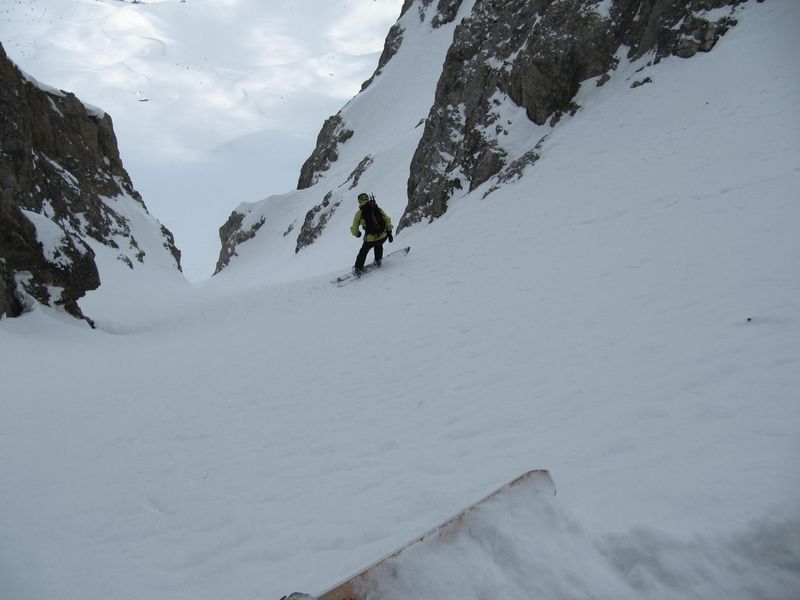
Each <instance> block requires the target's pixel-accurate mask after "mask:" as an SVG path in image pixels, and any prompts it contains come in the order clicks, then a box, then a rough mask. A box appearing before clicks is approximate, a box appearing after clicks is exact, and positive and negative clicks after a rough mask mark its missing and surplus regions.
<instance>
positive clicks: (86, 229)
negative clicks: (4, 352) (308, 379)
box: [0, 45, 180, 317]
mask: <svg viewBox="0 0 800 600" xmlns="http://www.w3.org/2000/svg"><path fill="white" fill-rule="evenodd" d="M121 196H125V197H127V198H129V199H130V201H132V202H135V203H138V204H139V205H140V206H141V207H142V209H143V210H146V208H145V206H144V203H143V202H142V199H141V196H140V195H139V194H138V192H136V190H135V189H134V188H133V185H132V183H131V180H130V177H129V176H128V173H127V172H126V171H125V169H124V167H123V165H122V161H121V160H120V157H119V151H118V149H117V141H116V137H115V135H114V130H113V125H112V122H111V118H110V117H109V116H108V115H106V114H104V113H102V112H100V111H96V110H90V109H87V108H86V106H85V105H84V104H83V103H81V102H80V100H78V99H77V98H76V97H75V96H74V95H73V94H69V93H66V92H61V91H59V90H55V89H50V88H46V87H45V86H42V85H41V84H38V82H35V81H33V80H31V79H30V78H28V77H26V76H24V75H23V74H22V72H21V71H19V69H17V67H16V66H15V65H14V64H13V63H12V62H11V61H10V60H9V59H8V58H7V56H6V54H5V51H4V50H3V48H2V46H1V45H0V280H2V282H3V284H2V287H0V291H1V292H2V296H3V299H2V300H0V312H2V313H5V314H6V315H9V316H18V315H19V314H20V312H21V310H22V309H23V308H24V303H25V300H24V298H25V294H27V295H29V296H32V297H33V298H35V299H36V300H37V301H39V302H41V303H43V304H58V305H62V306H64V308H65V309H66V310H67V311H69V312H70V313H72V314H73V315H75V316H78V317H83V315H82V313H81V310H80V308H79V307H78V304H77V300H78V299H79V298H81V297H82V296H83V295H84V294H85V293H86V292H87V291H88V290H92V289H96V288H97V287H98V286H99V285H100V278H99V274H98V270H97V266H96V264H95V261H94V258H95V255H94V252H93V251H92V249H91V248H90V247H89V245H88V244H87V242H86V240H88V239H93V240H95V241H97V242H100V243H101V244H105V245H107V246H110V247H113V248H118V249H119V250H120V260H123V261H128V263H127V264H130V265H131V266H132V264H133V263H132V259H133V260H138V261H139V262H142V261H143V260H144V252H143V251H142V250H141V249H140V248H139V245H138V243H137V241H136V239H135V237H134V235H133V232H132V231H131V228H130V225H129V223H128V221H127V220H126V219H125V218H124V217H123V216H121V215H120V214H118V213H117V212H115V211H114V210H113V208H112V207H111V206H110V204H111V203H112V201H113V200H114V199H117V198H119V197H121ZM162 235H163V237H164V246H165V247H166V248H167V249H168V250H169V251H170V252H171V253H172V255H173V257H174V258H175V262H176V266H177V268H180V252H179V251H178V249H177V248H176V247H175V245H174V241H173V238H172V234H171V233H169V232H168V231H167V230H166V229H163V228H162ZM120 242H122V243H124V244H126V245H127V246H128V247H127V248H124V247H121V246H120ZM131 257H132V258H131Z"/></svg>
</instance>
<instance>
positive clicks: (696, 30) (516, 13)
mask: <svg viewBox="0 0 800 600" xmlns="http://www.w3.org/2000/svg"><path fill="white" fill-rule="evenodd" d="M420 1H421V2H423V3H424V2H425V1H426V0H420ZM443 1H444V0H443ZM742 1H743V0H688V1H686V0H613V1H612V2H611V3H610V4H602V3H600V2H598V1H597V0H559V1H556V2H554V1H551V0H505V1H503V2H498V1H497V0H476V2H475V5H474V7H473V10H472V14H471V15H470V16H469V17H468V18H466V19H464V20H463V21H462V22H461V23H460V24H459V25H458V27H457V28H456V30H455V34H454V38H453V44H452V46H451V47H450V49H449V51H448V53H447V58H446V60H445V64H444V68H443V71H442V76H441V78H440V80H439V83H438V86H437V90H436V100H435V103H434V106H433V107H432V108H431V112H430V114H429V116H428V119H427V121H426V123H425V132H424V134H423V137H422V140H421V142H420V144H419V146H418V148H417V151H416V153H415V154H414V157H413V159H412V163H411V174H410V177H409V181H408V197H409V202H408V206H407V208H406V211H405V212H404V214H403V217H402V218H401V220H400V227H401V228H402V227H405V226H407V225H409V224H411V223H414V222H417V221H420V220H423V219H434V218H436V217H439V216H440V215H442V214H443V213H444V212H445V211H446V210H447V203H448V200H449V199H450V198H451V197H452V195H453V194H454V193H456V192H457V191H459V190H460V191H463V192H467V191H472V190H474V189H475V188H477V187H478V186H480V185H481V184H483V183H484V182H486V181H488V180H489V179H490V178H491V177H493V176H495V175H497V174H498V173H500V172H501V170H503V168H504V167H505V166H506V162H507V160H506V157H507V153H506V151H505V150H504V149H503V147H502V143H501V139H500V137H499V134H500V133H501V132H502V128H503V127H502V124H501V123H499V115H498V113H497V112H496V111H495V110H494V108H495V105H497V104H500V102H501V101H505V100H506V99H510V100H511V101H512V102H513V103H515V104H516V105H518V106H520V107H523V108H524V109H525V111H526V113H527V115H528V118H529V119H530V120H531V121H532V122H534V123H536V124H538V125H544V124H546V123H548V122H550V124H551V125H554V124H555V123H556V122H557V121H558V119H559V118H560V117H561V115H563V114H565V113H573V112H574V111H576V110H578V109H579V107H578V106H577V105H576V104H575V103H574V98H575V95H576V93H577V92H578V89H579V87H580V85H581V83H582V82H583V81H585V80H587V79H591V78H593V77H597V76H601V75H603V74H606V73H608V72H609V71H610V70H613V69H614V68H615V67H616V62H617V59H616V57H617V55H618V52H619V51H620V50H621V49H625V51H627V54H628V57H629V58H630V59H632V60H636V59H639V58H641V57H642V56H644V55H645V54H648V53H650V54H652V56H653V59H652V61H653V62H658V61H660V60H661V59H663V58H664V57H666V56H670V55H676V56H680V57H684V58H688V57H690V56H691V55H693V54H694V53H696V52H698V51H709V50H710V49H711V48H713V46H714V44H715V43H716V41H717V40H718V39H719V36H721V35H722V34H724V33H725V31H727V29H728V28H730V27H731V26H732V25H734V24H735V20H734V19H733V18H732V17H730V16H723V17H721V18H718V19H717V20H709V19H708V18H706V16H704V15H706V14H707V13H706V12H705V11H708V10H710V9H714V8H720V7H724V6H732V5H737V4H740V3H741V2H742ZM440 4H441V3H440ZM450 4H454V3H450ZM603 6H605V7H606V8H607V9H608V12H607V13H603V12H602V11H600V9H601V8H602V7H603ZM449 8H451V9H452V6H450V7H449ZM598 11H600V12H598ZM451 12H452V10H451V11H450V12H447V11H445V13H443V14H450V13H451ZM440 18H443V17H440Z"/></svg>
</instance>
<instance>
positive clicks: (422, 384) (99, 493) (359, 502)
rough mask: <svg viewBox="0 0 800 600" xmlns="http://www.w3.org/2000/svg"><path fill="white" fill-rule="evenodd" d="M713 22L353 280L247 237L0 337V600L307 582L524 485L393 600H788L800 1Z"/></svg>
mask: <svg viewBox="0 0 800 600" xmlns="http://www.w3.org/2000/svg"><path fill="white" fill-rule="evenodd" d="M737 18H738V20H739V24H738V25H737V26H736V27H734V28H733V29H731V30H730V31H729V32H728V33H726V34H725V36H724V37H723V38H721V40H720V42H719V43H718V45H717V47H716V48H715V49H714V50H713V51H712V52H711V53H709V54H699V55H697V56H695V57H693V58H692V59H690V60H682V59H678V58H671V59H667V60H663V61H662V62H661V63H660V64H658V65H655V66H652V67H648V68H646V69H645V71H643V72H641V73H638V72H636V71H637V69H639V68H640V67H641V66H644V64H645V63H644V62H643V63H641V64H638V63H637V64H633V65H626V64H623V65H621V66H620V68H619V69H618V71H617V72H616V73H615V74H614V77H613V78H612V80H611V81H609V82H608V83H606V84H605V85H604V86H603V87H600V88H597V87H596V86H595V84H594V82H593V81H590V82H587V83H586V84H585V85H584V87H583V88H582V90H581V93H580V95H579V98H578V102H579V104H581V105H582V106H583V109H582V110H581V111H580V112H578V113H577V114H576V115H575V116H574V117H572V118H569V119H565V120H563V121H562V122H561V123H560V124H559V125H558V126H557V127H556V128H555V129H553V131H552V135H551V136H550V137H549V138H548V139H547V141H546V142H545V143H544V144H543V146H542V148H541V158H540V159H539V160H538V161H537V162H536V163H535V164H534V165H532V166H530V167H528V169H527V170H526V172H525V174H524V176H523V177H522V178H521V179H519V180H517V181H515V182H513V183H509V184H507V185H506V186H504V187H502V188H500V189H498V190H497V191H495V192H494V193H492V194H491V195H489V196H488V197H487V198H486V199H485V200H481V198H482V196H483V192H484V191H485V190H484V189H483V188H479V189H478V190H476V191H475V192H474V193H473V194H470V195H468V196H466V197H464V198H460V199H458V200H457V201H456V202H454V203H453V204H452V205H451V207H450V210H449V211H448V212H447V213H446V214H445V216H444V217H442V218H441V219H439V220H437V221H435V222H434V223H432V224H428V225H419V226H415V227H412V228H410V229H406V230H404V231H403V232H401V233H400V234H399V235H398V238H397V240H396V241H395V244H394V245H395V246H397V247H399V246H400V245H409V244H410V245H411V247H412V249H411V252H410V254H409V255H408V256H407V257H405V258H402V259H399V260H397V261H391V262H387V263H386V265H385V266H384V268H383V269H382V270H381V271H380V272H376V273H374V274H371V275H368V276H366V277H364V278H363V279H361V280H359V281H357V282H354V283H353V284H350V285H347V286H344V287H342V288H337V287H335V286H333V285H331V284H330V282H329V280H330V279H332V278H333V277H334V276H335V275H337V274H338V273H339V271H336V272H326V271H330V269H331V267H330V262H329V261H328V260H327V259H325V258H324V257H322V256H321V251H319V250H314V248H315V245H312V246H311V247H309V248H308V249H304V250H303V251H301V252H300V254H298V256H297V258H296V259H294V262H293V263H290V264H289V265H288V266H285V267H284V271H281V272H279V271H278V270H277V268H278V267H277V264H278V260H277V259H273V258H271V256H270V255H268V254H267V253H260V252H258V251H257V250H258V249H259V248H262V247H266V246H269V243H267V242H262V241H259V237H256V239H255V240H253V241H252V242H247V243H245V244H243V245H242V253H241V255H240V256H239V257H237V258H236V260H235V261H234V262H233V263H232V265H231V270H230V272H228V271H224V272H223V273H222V274H221V276H219V277H216V278H214V280H212V281H211V282H208V283H206V284H204V285H203V286H198V287H195V288H194V289H192V290H187V289H184V287H185V286H179V287H178V288H177V289H172V288H165V287H163V286H160V285H159V284H158V282H156V281H154V284H153V286H152V287H153V289H152V295H153V299H152V301H151V303H150V305H149V306H148V307H146V308H144V307H143V308H142V310H138V311H137V310H134V308H135V307H133V308H132V307H124V309H123V308H116V309H115V305H114V304H113V303H111V302H106V301H102V295H95V296H93V297H90V298H88V299H87V301H84V302H82V303H81V304H82V306H83V307H84V310H86V312H87V314H89V315H90V316H94V315H93V312H94V313H96V312H98V311H100V312H102V317H101V318H98V324H99V325H100V327H101V328H102V329H101V330H100V331H90V330H89V329H88V328H86V327H85V325H84V324H82V323H80V322H78V321H76V320H74V319H69V318H67V317H65V316H63V315H62V314H61V313H59V312H55V311H53V310H52V309H48V308H41V307H39V308H37V309H36V310H35V312H34V313H32V314H29V315H26V316H25V317H24V318H21V319H16V320H3V321H2V322H0V351H2V355H0V375H2V381H3V383H4V385H3V394H2V399H1V400H0V406H2V415H3V418H2V419H0V456H2V457H3V459H2V460H0V481H2V482H3V493H2V494H0V515H1V516H0V519H2V522H0V597H3V598H14V599H16V600H29V599H36V600H49V599H58V600H73V599H74V600H95V599H101V598H102V599H107V598H117V599H131V600H133V599H136V600H139V599H142V598H147V599H148V600H160V599H164V600H167V599H169V600H176V599H177V600H180V599H192V600H198V599H205V598H208V599H212V598H215V599H216V598H230V599H250V598H279V597H280V596H281V595H282V594H284V593H288V592H290V591H292V590H306V591H310V592H316V591H319V590H322V589H325V588H327V587H329V586H330V585H332V584H334V583H335V582H337V581H339V580H341V579H342V578H344V577H346V576H347V575H348V574H349V573H351V572H354V571H356V570H358V569H359V568H361V567H363V566H365V565H366V564H369V563H371V562H372V561H373V560H375V559H376V558H378V557H380V556H382V555H384V554H386V553H388V552H389V551H391V550H392V549H394V548H395V547H397V546H399V545H400V544H402V543H404V542H406V541H407V540H409V539H411V538H413V537H414V536H416V535H418V534H419V533H420V532H422V531H424V530H426V529H427V528H428V527H430V526H432V525H433V524H435V523H437V522H440V521H441V520H442V519H443V518H445V517H447V516H449V515H450V514H452V513H453V512H455V511H457V510H458V509H459V508H461V507H462V506H465V505H467V504H469V503H471V502H472V501H474V500H475V499H477V498H479V497H482V496H483V495H485V494H486V493H488V492H489V491H491V490H492V489H494V488H496V487H497V486H498V485H500V484H502V483H504V482H506V481H508V480H510V479H512V478H513V477H515V476H516V475H519V474H520V473H522V472H523V471H527V470H529V469H531V468H536V467H544V468H548V469H549V470H550V472H551V473H552V475H553V478H554V480H555V483H556V485H557V487H558V495H557V496H556V497H555V498H552V499H549V500H546V501H545V500H543V501H542V502H541V503H536V504H535V505H532V504H530V503H522V504H520V503H519V502H516V501H514V500H513V499H510V500H509V502H507V503H500V504H497V505H493V506H492V508H491V510H490V511H489V512H487V513H485V514H484V517H482V518H481V519H479V520H477V521H474V522H473V523H471V524H470V525H469V527H467V528H465V530H464V533H463V535H459V536H458V537H457V538H456V539H454V541H453V543H452V544H451V545H449V546H442V547H435V548H434V550H435V551H432V552H428V551H427V550H426V552H428V554H427V555H425V556H421V557H420V556H419V555H415V556H408V557H406V558H405V559H404V560H405V561H406V562H405V563H404V565H405V567H406V568H412V571H410V572H411V573H413V577H411V578H410V579H407V580H405V581H406V583H407V584H408V585H409V586H410V587H408V588H404V590H405V591H406V592H407V593H406V594H405V595H404V596H402V597H404V598H409V597H414V598H459V599H464V598H479V597H486V596H487V595H491V596H492V597H501V598H531V597H542V598H659V599H660V598H670V599H672V598H769V599H773V600H789V599H791V598H795V597H796V595H797V590H798V589H800V469H798V468H797V465H798V458H799V457H800V397H799V394H800V392H798V390H800V278H798V268H797V265H799V264H800V241H798V240H799V239H800V238H798V234H797V232H798V231H800V204H798V195H797V190H798V189H800V111H798V108H800V73H799V72H798V71H797V69H796V68H795V67H796V65H795V60H796V57H797V56H798V55H800V41H798V38H797V36H796V34H795V33H796V32H795V31H794V27H793V26H794V24H795V23H797V22H799V21H798V19H800V6H799V5H798V4H797V3H796V2H794V0H770V1H769V2H765V3H763V4H760V3H754V2H750V3H748V4H747V5H745V6H744V7H743V8H742V9H741V10H740V11H739V12H738V13H737ZM400 56H401V55H400V54H399V55H398V57H397V58H400ZM397 64H403V63H402V62H398V63H397ZM390 65H391V63H390ZM390 65H389V66H387V70H386V71H385V72H384V75H382V76H381V78H379V80H376V82H374V83H373V85H374V86H375V89H374V91H373V92H372V94H376V95H377V94H379V93H380V94H387V96H388V94H389V92H390V91H391V90H388V89H382V88H381V87H380V86H381V85H382V86H384V88H388V87H390V86H391V85H393V84H392V83H387V82H391V81H393V80H392V79H390V78H389V77H388V74H389V67H390ZM645 76H648V77H650V78H651V79H652V83H649V84H647V85H643V86H640V87H637V88H635V89H632V88H631V87H630V85H631V83H632V82H633V81H634V80H637V79H642V78H644V77H645ZM396 85H399V84H396ZM398 93H400V91H399V90H398ZM420 93H425V94H429V93H431V90H421V91H420ZM353 106H355V102H354V104H353ZM373 117H374V118H376V116H375V115H373ZM350 118H351V119H353V120H355V118H356V117H355V116H351V117H350ZM355 140H356V138H355V137H354V138H353V141H355ZM359 143H361V142H359ZM534 143H535V140H534ZM367 145H368V144H365V147H366V146H367ZM376 145H377V141H376ZM410 146H411V147H412V148H413V144H410ZM345 147H346V145H345ZM382 147H386V146H382ZM380 148H381V147H380V146H379V147H378V149H379V150H380ZM396 148H405V146H403V145H402V143H401V144H400V145H398V146H396ZM398 152H400V151H399V150H398ZM402 152H405V149H403V150H402ZM378 158H379V157H376V163H375V164H376V168H377V169H383V170H382V171H381V170H379V171H378V172H377V174H380V173H384V174H386V175H387V177H388V176H389V175H390V174H391V173H392V172H393V171H392V170H391V169H390V168H389V166H386V167H380V162H379V160H378ZM386 164H387V165H388V162H387V163H386ZM397 172H398V173H399V172H400V170H399V169H398V170H397ZM368 173H370V172H369V171H368ZM377 174H373V177H377ZM335 175H336V174H335V173H334V174H331V177H332V178H333V179H335V177H334V176H335ZM403 176H407V173H405V174H403ZM396 177H398V178H399V177H401V175H397V176H396ZM333 179H332V180H333ZM380 183H381V182H379V181H378V180H377V179H376V180H374V181H371V182H369V185H370V186H372V188H373V189H374V190H375V191H376V193H377V194H378V197H379V199H380V198H381V196H382V193H381V192H382V188H381V187H379V184H380ZM383 183H384V184H385V186H386V187H387V189H390V190H396V189H401V188H402V186H403V185H404V180H400V179H394V180H388V181H385V182H383ZM490 183H491V182H489V183H487V186H488V185H490ZM365 185H366V184H365ZM354 192H355V190H353V191H352V192H345V193H344V198H343V204H342V207H341V208H340V209H339V210H340V212H341V213H342V214H343V215H345V214H346V213H349V214H348V216H352V211H353V210H354V209H355V199H354V197H353V196H354ZM392 202H394V200H390V202H389V203H390V204H391V203H392ZM390 212H391V214H392V217H393V218H395V219H397V217H399V214H398V213H397V207H396V206H395V205H392V207H391V210H390ZM338 214H339V213H337V215H338ZM347 220H349V219H345V218H344V217H342V223H344V222H345V221H347ZM342 223H336V224H335V226H336V227H338V228H343V229H345V228H344V226H343V225H342ZM347 224H348V225H349V223H347ZM266 227H268V224H265V226H264V228H266ZM260 235H261V232H259V236H260ZM339 235H341V239H340V240H339V238H336V239H334V238H335V237H336V236H339ZM348 235H349V233H348V232H347V231H346V230H345V231H342V232H341V234H338V233H334V232H333V231H332V232H326V233H325V234H324V235H323V238H322V242H323V243H322V244H321V245H320V247H325V248H328V249H333V250H332V251H333V252H335V253H341V254H342V256H343V255H344V252H345V249H349V250H350V251H351V252H350V256H349V259H348V260H347V261H346V263H345V264H342V268H341V271H346V267H347V264H349V261H350V260H352V258H353V257H354V255H355V252H356V250H357V245H358V242H357V241H355V240H354V239H352V240H350V239H349V238H348V237H347V236H348ZM325 236H329V237H330V239H327V240H326V238H325ZM264 239H267V238H264ZM337 240H339V241H337ZM348 240H349V241H350V244H352V245H351V246H349V247H348V246H346V243H347V241H348ZM248 245H250V246H249V249H248ZM275 247H276V248H278V245H277V244H276V245H275ZM306 250H309V252H308V253H306ZM315 252H316V254H315ZM281 260H282V261H283V262H284V263H285V262H286V261H285V260H284V259H281ZM343 262H344V261H343ZM292 268H294V269H295V271H294V272H291V269H292ZM101 289H102V288H101ZM93 303H94V305H93ZM88 307H92V309H94V310H91V309H89V308H88ZM386 593H387V594H388V595H387V596H386V597H400V596H399V595H398V594H397V590H389V591H387V592H386Z"/></svg>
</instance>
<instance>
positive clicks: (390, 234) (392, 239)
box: [389, 231, 394, 244]
mask: <svg viewBox="0 0 800 600" xmlns="http://www.w3.org/2000/svg"><path fill="white" fill-rule="evenodd" d="M393 241H394V237H393V236H392V232H391V231H390V232H389V243H390V244H391V243H392V242H393Z"/></svg>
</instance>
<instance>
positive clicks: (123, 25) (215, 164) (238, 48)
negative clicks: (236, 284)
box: [0, 0, 403, 280]
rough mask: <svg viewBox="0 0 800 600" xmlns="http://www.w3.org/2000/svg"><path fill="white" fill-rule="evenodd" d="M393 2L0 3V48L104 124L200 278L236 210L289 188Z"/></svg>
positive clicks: (365, 71) (369, 59)
mask: <svg viewBox="0 0 800 600" xmlns="http://www.w3.org/2000/svg"><path fill="white" fill-rule="evenodd" d="M402 3H403V0H338V1H337V0H297V1H290V0H284V1H281V2H278V1H271V0H186V2H179V1H178V0H150V1H149V2H146V3H145V4H127V3H124V2H120V1H119V0H75V2H64V1H63V0H26V1H25V2H23V3H19V2H17V1H16V0H0V41H2V42H3V45H4V46H5V48H6V50H7V52H8V54H9V56H10V57H11V58H12V59H13V60H15V61H16V62H17V63H18V64H19V65H20V66H21V67H22V68H23V69H24V70H26V71H28V72H29V73H30V74H32V75H33V76H35V77H36V78H38V79H40V80H41V81H43V82H45V83H48V84H51V85H54V86H56V87H59V88H62V89H66V90H69V91H72V92H75V93H76V94H77V95H78V96H79V97H80V98H81V99H83V100H84V101H86V102H89V103H91V104H93V105H96V106H99V107H101V108H102V109H104V110H106V111H107V112H108V113H109V114H111V116H112V118H113V119H114V124H115V129H116V132H117V137H118V140H119V145H120V149H121V152H122V157H123V160H124V162H125V165H126V167H127V168H128V171H129V172H130V173H131V176H132V177H133V180H134V185H135V186H136V187H137V189H138V190H139V191H140V192H141V193H142V195H143V197H144V199H145V202H146V203H147V205H148V207H149V208H150V211H151V212H152V213H153V214H154V215H155V216H156V217H157V218H158V219H160V220H161V221H162V222H163V223H164V224H165V225H166V226H167V227H168V228H169V229H171V230H172V231H173V233H174V234H175V236H176V241H177V243H178V246H179V247H180V248H181V249H182V250H183V252H184V260H183V263H184V270H185V272H186V273H187V276H189V278H190V279H192V280H199V279H202V278H203V277H205V276H207V275H209V274H210V272H211V271H212V270H213V267H214V263H215V262H216V256H217V254H218V252H219V241H218V234H217V229H218V228H219V227H220V226H221V225H222V224H223V223H224V221H225V219H226V218H227V216H228V215H229V214H230V212H231V210H233V209H234V208H235V207H236V205H238V204H239V203H240V202H247V201H256V200H259V199H262V198H264V197H266V196H269V195H272V194H277V193H283V192H286V191H288V190H290V189H294V187H295V185H296V182H297V177H298V175H299V170H300V166H301V164H302V162H303V160H305V158H307V157H308V154H309V153H310V152H311V150H312V149H313V147H314V143H315V141H316V136H317V134H318V133H319V129H320V127H321V126H322V123H323V121H324V120H325V118H327V117H328V116H330V115H332V114H335V113H336V112H337V111H338V110H339V109H340V108H341V107H342V106H343V105H344V104H345V103H346V102H347V100H349V99H350V98H351V97H352V96H353V95H355V94H356V93H357V92H358V90H359V88H360V86H361V83H362V82H363V81H364V80H366V79H367V78H369V76H370V75H371V74H372V72H373V71H374V69H375V67H376V66H377V61H378V57H379V55H380V52H381V50H382V48H383V42H384V39H385V37H386V34H387V32H388V30H389V28H390V27H391V25H392V24H393V23H394V22H395V21H396V20H397V18H398V16H399V14H400V8H401V6H402Z"/></svg>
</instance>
